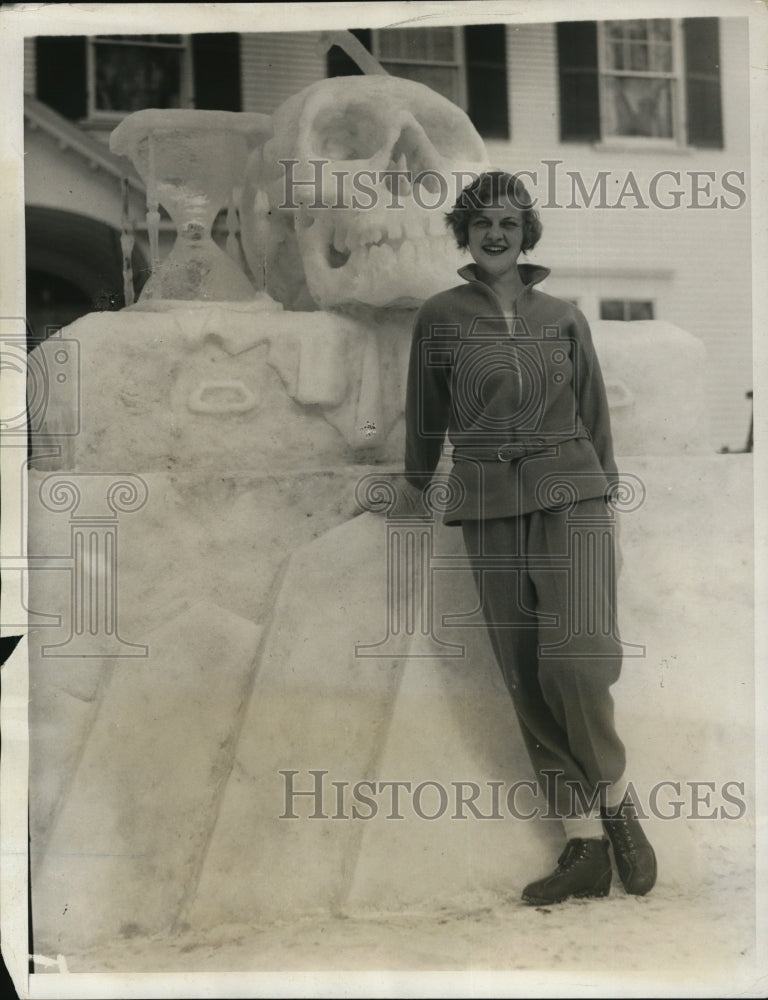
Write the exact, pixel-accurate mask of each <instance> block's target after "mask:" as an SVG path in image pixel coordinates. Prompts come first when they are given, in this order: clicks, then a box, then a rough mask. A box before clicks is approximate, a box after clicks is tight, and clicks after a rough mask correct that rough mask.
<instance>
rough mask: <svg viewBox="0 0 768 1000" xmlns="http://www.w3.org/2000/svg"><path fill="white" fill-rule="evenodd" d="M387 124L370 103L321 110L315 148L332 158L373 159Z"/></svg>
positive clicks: (314, 123)
mask: <svg viewBox="0 0 768 1000" xmlns="http://www.w3.org/2000/svg"><path fill="white" fill-rule="evenodd" d="M386 132H387V127H386V123H385V122H384V120H383V119H380V118H379V116H378V115H376V114H372V109H371V107H370V106H368V105H355V104H350V105H347V106H346V107H345V108H341V109H340V108H333V109H329V110H328V111H325V112H321V113H320V114H319V115H318V116H317V118H316V119H315V121H314V122H313V126H312V143H311V144H312V149H313V151H314V152H316V153H318V154H319V155H320V156H322V157H325V158H327V159H329V160H370V159H371V158H372V157H373V156H374V155H375V154H376V153H378V152H379V150H380V149H381V144H382V141H383V138H384V136H385V135H386Z"/></svg>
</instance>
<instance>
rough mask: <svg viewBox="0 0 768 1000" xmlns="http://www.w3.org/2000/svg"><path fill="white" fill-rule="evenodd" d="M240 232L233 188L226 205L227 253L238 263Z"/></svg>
mask: <svg viewBox="0 0 768 1000" xmlns="http://www.w3.org/2000/svg"><path fill="white" fill-rule="evenodd" d="M239 234H240V221H239V219H238V216H237V203H236V198H235V189H234V188H233V189H232V191H231V192H230V195H229V205H228V206H227V243H226V247H227V253H228V254H229V256H230V257H231V258H232V260H233V261H234V262H235V263H236V264H237V265H238V266H239V265H240V244H239V242H238V236H239Z"/></svg>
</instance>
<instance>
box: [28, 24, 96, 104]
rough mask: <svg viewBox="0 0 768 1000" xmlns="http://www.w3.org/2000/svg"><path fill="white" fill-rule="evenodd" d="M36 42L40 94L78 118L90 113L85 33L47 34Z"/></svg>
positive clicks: (38, 90)
mask: <svg viewBox="0 0 768 1000" xmlns="http://www.w3.org/2000/svg"><path fill="white" fill-rule="evenodd" d="M36 41H37V45H36V62H37V95H36V96H37V98H38V100H40V101H42V102H43V103H44V104H47V105H48V106H49V107H51V108H53V109H54V111H58V113H59V114H60V115H63V116H64V117H65V118H69V119H70V120H72V121H77V120H78V119H80V118H85V116H86V114H87V113H88V91H87V82H86V70H85V38H84V36H82V35H57V36H50V35H45V36H41V37H39V38H38V39H37V40H36Z"/></svg>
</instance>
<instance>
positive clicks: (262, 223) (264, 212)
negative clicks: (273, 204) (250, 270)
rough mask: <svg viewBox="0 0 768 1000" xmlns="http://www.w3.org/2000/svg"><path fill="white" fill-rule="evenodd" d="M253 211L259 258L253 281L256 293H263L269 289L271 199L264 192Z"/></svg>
mask: <svg viewBox="0 0 768 1000" xmlns="http://www.w3.org/2000/svg"><path fill="white" fill-rule="evenodd" d="M253 209H254V211H253V218H254V226H253V233H254V244H255V246H254V251H255V254H256V255H257V257H258V264H257V266H256V268H255V269H254V274H253V280H254V285H255V287H256V291H257V292H263V291H264V289H265V288H266V287H267V241H268V239H269V199H268V198H267V195H266V193H265V192H264V191H259V192H257V194H256V198H255V200H254V206H253Z"/></svg>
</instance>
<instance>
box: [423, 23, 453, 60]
mask: <svg viewBox="0 0 768 1000" xmlns="http://www.w3.org/2000/svg"><path fill="white" fill-rule="evenodd" d="M425 30H429V33H430V35H431V38H432V58H433V59H438V60H441V61H444V62H453V61H454V60H455V59H456V52H455V51H454V42H455V39H456V36H455V34H454V31H453V28H430V29H425Z"/></svg>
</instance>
